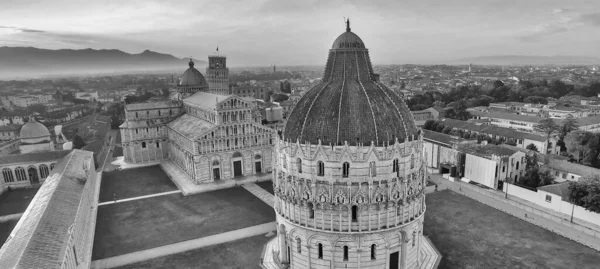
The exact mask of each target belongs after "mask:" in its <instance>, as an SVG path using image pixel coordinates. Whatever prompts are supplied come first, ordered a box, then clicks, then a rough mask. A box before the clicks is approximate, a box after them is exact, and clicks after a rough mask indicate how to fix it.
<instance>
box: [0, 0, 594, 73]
mask: <svg viewBox="0 0 600 269" xmlns="http://www.w3.org/2000/svg"><path fill="white" fill-rule="evenodd" d="M459 2H460V3H448V2H446V1H437V0H436V1H431V2H427V3H422V2H418V1H409V2H408V3H396V2H394V1H386V2H380V3H378V5H369V4H365V5H361V4H360V2H359V1H327V2H325V1H318V0H313V1H308V2H305V1H274V0H261V1H260V2H259V3H258V4H256V3H247V2H239V1H226V2H221V1H220V2H218V3H213V2H209V1H203V2H197V1H189V0H177V1H176V3H172V1H169V2H167V1H160V0H152V1H140V0H135V1H128V2H127V3H122V2H121V1H116V0H105V1H91V2H89V3H87V2H86V5H85V6H82V5H78V2H77V1H75V0H58V1H53V3H46V2H44V1H39V0H30V1H25V2H23V1H16V0H5V1H2V2H0V46H11V47H14V46H30V47H35V48H42V49H86V48H91V49H107V50H111V49H116V50H121V51H124V52H127V53H136V54H137V53H140V52H143V51H144V50H146V49H147V50H151V51H154V52H159V53H164V54H171V55H174V56H175V57H178V58H185V57H190V56H192V57H193V58H195V59H202V58H204V57H205V55H209V54H211V53H213V52H215V50H216V48H217V47H219V50H220V52H222V53H224V54H226V55H228V56H229V57H231V59H232V64H233V63H234V62H235V65H238V66H269V65H273V64H275V65H294V66H298V65H300V66H302V65H308V66H313V65H323V64H324V62H325V61H324V58H325V57H326V55H327V51H328V50H329V48H330V47H331V44H332V43H333V41H334V40H335V38H336V37H337V36H338V35H339V34H341V33H343V32H344V30H345V24H344V21H343V19H344V17H349V18H350V21H351V28H352V31H353V32H354V33H356V34H357V35H359V36H360V37H361V38H362V39H363V41H364V42H365V44H366V46H367V48H368V49H370V52H371V53H370V54H371V57H372V58H373V62H374V63H378V64H381V65H388V64H403V63H406V64H435V63H436V62H437V61H439V62H443V61H450V60H455V59H461V58H471V57H484V56H489V55H490V54H493V55H523V56H547V57H551V56H558V55H560V56H563V55H564V56H578V57H579V56H585V57H599V56H600V54H599V53H597V51H596V48H595V47H596V44H597V43H598V41H600V36H598V35H594V33H596V32H598V30H600V3H598V2H594V1H589V0H580V1H570V2H568V3H564V2H562V1H558V0H551V1H543V0H532V1H527V2H526V3H518V2H511V1H492V0H488V1H477V0H459ZM517 3H518V4H517ZM515 14H526V15H520V16H516V15H515ZM32 17H38V18H42V17H43V18H44V19H39V20H37V19H32ZM74 22H76V23H74ZM249 44H252V45H251V46H250V45H249ZM290 48H292V49H293V50H290ZM290 51H291V53H290ZM490 52H493V53H490ZM574 52H576V54H574Z"/></svg>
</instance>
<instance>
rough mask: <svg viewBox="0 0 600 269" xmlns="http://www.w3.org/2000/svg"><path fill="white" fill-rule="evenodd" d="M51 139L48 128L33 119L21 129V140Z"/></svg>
mask: <svg viewBox="0 0 600 269" xmlns="http://www.w3.org/2000/svg"><path fill="white" fill-rule="evenodd" d="M44 137H50V132H49V131H48V128H46V126H44V125H43V124H41V123H39V122H37V121H35V119H34V118H33V117H31V119H30V120H29V122H27V123H25V125H23V127H21V132H20V138H21V139H31V138H44Z"/></svg>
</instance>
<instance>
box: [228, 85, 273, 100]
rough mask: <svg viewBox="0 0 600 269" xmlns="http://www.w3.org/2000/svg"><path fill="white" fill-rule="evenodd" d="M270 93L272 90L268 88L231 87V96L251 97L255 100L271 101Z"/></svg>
mask: <svg viewBox="0 0 600 269" xmlns="http://www.w3.org/2000/svg"><path fill="white" fill-rule="evenodd" d="M270 93H271V89H270V88H269V87H266V86H259V85H240V86H232V87H231V94H234V95H237V96H240V97H251V98H255V99H261V100H263V101H269V96H270Z"/></svg>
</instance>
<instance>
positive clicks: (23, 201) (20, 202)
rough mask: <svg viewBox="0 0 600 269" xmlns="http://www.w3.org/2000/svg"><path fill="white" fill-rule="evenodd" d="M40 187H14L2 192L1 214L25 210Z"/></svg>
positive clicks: (0, 199)
mask: <svg viewBox="0 0 600 269" xmlns="http://www.w3.org/2000/svg"><path fill="white" fill-rule="evenodd" d="M39 189H40V188H39V187H37V188H25V189H13V190H10V191H5V192H4V193H2V194H0V216H4V215H11V214H17V213H23V212H25V209H27V206H29V203H30V202H31V200H32V199H33V197H34V196H35V194H36V193H37V191H38V190H39Z"/></svg>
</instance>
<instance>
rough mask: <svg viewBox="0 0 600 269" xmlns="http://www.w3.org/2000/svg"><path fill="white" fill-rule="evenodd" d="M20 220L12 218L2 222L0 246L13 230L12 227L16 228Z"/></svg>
mask: <svg viewBox="0 0 600 269" xmlns="http://www.w3.org/2000/svg"><path fill="white" fill-rule="evenodd" d="M17 222H19V220H11V221H6V222H0V247H1V246H2V245H3V244H4V242H6V239H7V238H8V236H9V235H10V232H12V229H13V228H15V226H16V225H17Z"/></svg>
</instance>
